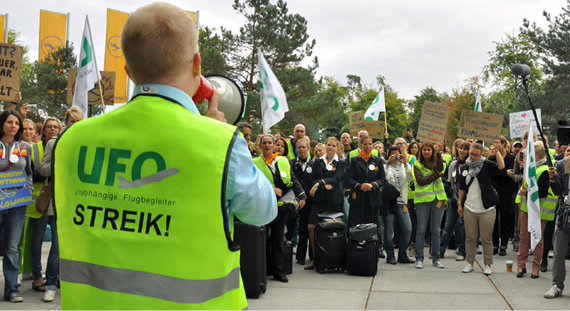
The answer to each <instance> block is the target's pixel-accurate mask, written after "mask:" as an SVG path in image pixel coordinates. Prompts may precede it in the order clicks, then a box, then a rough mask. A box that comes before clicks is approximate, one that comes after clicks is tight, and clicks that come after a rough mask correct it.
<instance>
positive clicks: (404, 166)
mask: <svg viewBox="0 0 570 311" xmlns="http://www.w3.org/2000/svg"><path fill="white" fill-rule="evenodd" d="M384 170H385V172H386V181H387V182H388V183H389V184H390V185H392V186H394V188H396V190H398V191H399V192H400V196H398V198H397V199H396V206H395V208H394V207H392V208H390V212H389V213H388V215H386V216H382V218H383V221H384V248H385V249H386V253H387V256H386V262H388V263H389V264H396V262H399V263H413V262H414V260H412V259H410V258H409V257H408V255H407V249H408V245H409V243H410V238H411V236H412V221H411V219H410V214H409V213H408V207H407V201H408V183H409V181H410V180H411V179H412V172H411V170H412V169H411V166H410V164H409V163H408V161H406V158H405V157H404V156H402V154H401V153H400V150H399V148H398V147H397V146H392V147H390V149H389V151H388V161H387V163H386V165H385V166H384ZM394 218H396V221H398V224H399V226H400V229H401V232H400V241H399V246H398V260H397V261H396V257H395V254H394V240H393V233H394Z"/></svg>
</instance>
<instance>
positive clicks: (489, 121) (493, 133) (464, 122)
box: [457, 110, 503, 142]
mask: <svg viewBox="0 0 570 311" xmlns="http://www.w3.org/2000/svg"><path fill="white" fill-rule="evenodd" d="M502 127H503V116H502V115H500V114H493V113H487V112H478V111H473V110H462V111H461V120H460V121H459V128H458V130H457V136H458V137H463V138H473V139H480V140H484V141H491V142H492V141H494V140H496V139H499V136H501V129H502Z"/></svg>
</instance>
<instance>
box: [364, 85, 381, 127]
mask: <svg viewBox="0 0 570 311" xmlns="http://www.w3.org/2000/svg"><path fill="white" fill-rule="evenodd" d="M382 111H386V99H385V98H384V86H382V90H380V92H378V95H376V98H374V101H373V102H372V104H370V106H368V109H367V110H366V112H365V113H364V120H370V121H378V116H379V115H380V112H382Z"/></svg>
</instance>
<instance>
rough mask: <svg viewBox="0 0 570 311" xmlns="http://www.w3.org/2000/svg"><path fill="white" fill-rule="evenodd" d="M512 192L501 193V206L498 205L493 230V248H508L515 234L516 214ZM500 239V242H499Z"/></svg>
mask: <svg viewBox="0 0 570 311" xmlns="http://www.w3.org/2000/svg"><path fill="white" fill-rule="evenodd" d="M512 197H513V193H512V192H499V204H497V206H496V209H497V217H495V227H494V229H493V246H494V247H499V245H500V246H507V244H509V239H510V238H513V236H514V233H515V222H514V220H515V214H514V210H513V209H514V207H513V201H512ZM499 238H500V240H499Z"/></svg>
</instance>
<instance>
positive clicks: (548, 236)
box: [542, 218, 556, 262]
mask: <svg viewBox="0 0 570 311" xmlns="http://www.w3.org/2000/svg"><path fill="white" fill-rule="evenodd" d="M555 225H556V218H555V219H554V221H547V222H546V227H545V228H544V232H543V233H542V236H543V237H544V248H543V250H542V261H543V262H546V261H548V251H550V250H552V249H553V242H552V239H553V238H554V227H555Z"/></svg>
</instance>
